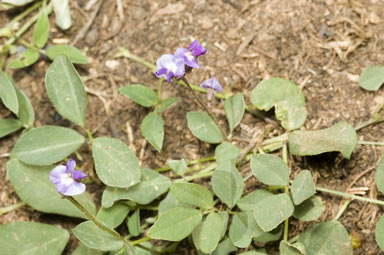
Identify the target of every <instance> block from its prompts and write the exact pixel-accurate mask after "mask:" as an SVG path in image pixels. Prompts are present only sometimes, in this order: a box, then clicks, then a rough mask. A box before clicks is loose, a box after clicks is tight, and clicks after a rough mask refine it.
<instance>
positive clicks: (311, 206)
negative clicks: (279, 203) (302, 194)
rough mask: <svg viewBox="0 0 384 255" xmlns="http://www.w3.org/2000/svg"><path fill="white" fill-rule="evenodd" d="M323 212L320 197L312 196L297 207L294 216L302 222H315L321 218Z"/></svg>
mask: <svg viewBox="0 0 384 255" xmlns="http://www.w3.org/2000/svg"><path fill="white" fill-rule="evenodd" d="M322 211H323V202H321V200H320V199H319V198H318V197H315V196H312V197H310V198H309V199H307V200H305V201H304V202H302V203H301V204H300V205H298V206H295V211H294V212H293V216H295V218H297V219H299V220H301V221H313V220H317V219H318V218H320V216H321V213H322Z"/></svg>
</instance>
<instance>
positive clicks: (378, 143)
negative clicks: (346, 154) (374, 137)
mask: <svg viewBox="0 0 384 255" xmlns="http://www.w3.org/2000/svg"><path fill="white" fill-rule="evenodd" d="M357 143H358V144H364V145H379V146H384V142H369V141H358V142H357Z"/></svg>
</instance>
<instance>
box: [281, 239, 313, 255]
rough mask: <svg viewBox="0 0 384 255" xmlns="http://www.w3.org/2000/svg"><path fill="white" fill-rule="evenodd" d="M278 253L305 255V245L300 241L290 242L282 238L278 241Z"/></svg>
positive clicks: (283, 254)
mask: <svg viewBox="0 0 384 255" xmlns="http://www.w3.org/2000/svg"><path fill="white" fill-rule="evenodd" d="M280 255H307V252H306V251H305V246H304V245H303V244H302V243H298V242H297V243H294V244H290V243H288V242H287V241H284V240H282V241H281V242H280Z"/></svg>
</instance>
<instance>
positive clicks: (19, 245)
mask: <svg viewBox="0 0 384 255" xmlns="http://www.w3.org/2000/svg"><path fill="white" fill-rule="evenodd" d="M0 236H1V238H0V247H1V254H2V255H16V254H33V255H46V254H47V251H49V252H48V253H49V254H50V255H60V254H62V252H63V250H64V248H65V245H66V244H67V242H68V240H69V233H68V231H67V230H65V229H62V228H60V227H56V226H51V225H48V224H42V223H37V222H12V223H9V224H5V225H2V226H0Z"/></svg>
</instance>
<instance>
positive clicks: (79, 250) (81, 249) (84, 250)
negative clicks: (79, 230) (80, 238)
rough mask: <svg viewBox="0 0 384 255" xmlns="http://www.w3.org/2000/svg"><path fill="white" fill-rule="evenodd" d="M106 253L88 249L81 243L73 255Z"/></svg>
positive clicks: (101, 254)
mask: <svg viewBox="0 0 384 255" xmlns="http://www.w3.org/2000/svg"><path fill="white" fill-rule="evenodd" d="M103 254H104V252H102V251H98V250H95V249H91V248H88V247H87V246H86V245H85V244H82V243H79V245H78V246H77V247H76V249H75V250H74V251H73V252H72V253H71V255H103Z"/></svg>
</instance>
